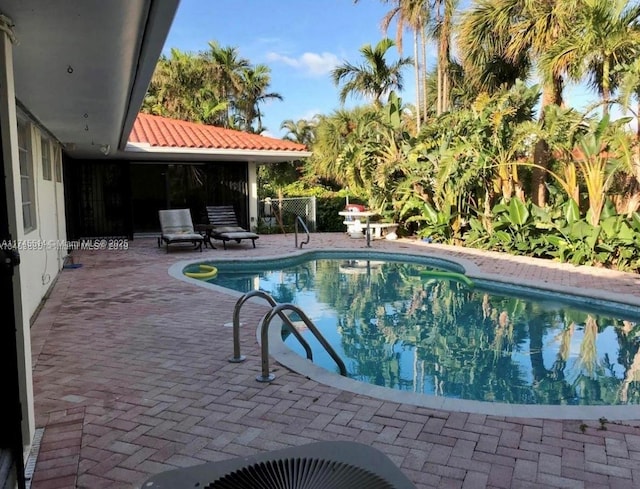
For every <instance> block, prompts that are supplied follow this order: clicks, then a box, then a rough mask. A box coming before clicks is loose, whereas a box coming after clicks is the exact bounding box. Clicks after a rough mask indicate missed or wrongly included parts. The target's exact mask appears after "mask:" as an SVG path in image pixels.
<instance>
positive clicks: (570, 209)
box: [564, 199, 580, 224]
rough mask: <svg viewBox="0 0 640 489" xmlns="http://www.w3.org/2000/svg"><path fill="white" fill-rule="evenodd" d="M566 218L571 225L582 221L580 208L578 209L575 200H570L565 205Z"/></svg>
mask: <svg viewBox="0 0 640 489" xmlns="http://www.w3.org/2000/svg"><path fill="white" fill-rule="evenodd" d="M564 218H565V219H566V220H567V222H568V223H569V224H573V223H574V222H576V221H578V220H580V208H579V207H578V204H577V203H576V201H575V200H573V199H569V200H568V201H567V203H566V204H565V208H564Z"/></svg>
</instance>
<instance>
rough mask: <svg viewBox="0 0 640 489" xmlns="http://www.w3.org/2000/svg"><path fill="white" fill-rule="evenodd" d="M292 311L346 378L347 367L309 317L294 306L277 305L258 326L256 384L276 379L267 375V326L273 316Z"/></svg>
mask: <svg viewBox="0 0 640 489" xmlns="http://www.w3.org/2000/svg"><path fill="white" fill-rule="evenodd" d="M286 310H289V311H293V312H295V313H296V314H297V315H298V316H300V319H302V322H303V323H304V324H305V325H306V326H307V328H309V331H311V332H312V333H313V335H314V336H315V337H316V339H317V340H318V341H319V342H320V344H321V345H322V346H323V347H324V349H325V350H326V351H327V353H328V354H329V355H330V356H331V358H333V360H334V361H335V362H336V364H337V365H338V369H339V370H340V375H343V376H345V377H346V376H347V367H346V366H345V364H344V362H343V361H342V358H340V356H339V355H338V354H337V353H336V351H335V350H334V349H333V347H332V346H331V345H330V344H329V343H328V342H327V340H326V339H325V338H324V336H322V334H321V333H320V331H318V328H316V326H315V324H313V322H312V321H311V319H309V317H308V316H307V315H306V314H305V313H304V312H303V311H302V310H301V309H300V308H299V307H298V306H296V305H294V304H279V305H277V306H274V307H273V308H272V309H271V311H269V312H268V313H267V314H266V315H265V316H264V317H263V318H262V322H261V324H260V351H261V357H262V374H261V375H258V376H257V377H256V380H257V381H258V382H271V381H272V380H273V379H275V378H276V376H275V375H273V374H272V373H269V325H270V324H271V320H272V319H273V318H274V317H275V316H280V315H281V314H282V313H283V311H286Z"/></svg>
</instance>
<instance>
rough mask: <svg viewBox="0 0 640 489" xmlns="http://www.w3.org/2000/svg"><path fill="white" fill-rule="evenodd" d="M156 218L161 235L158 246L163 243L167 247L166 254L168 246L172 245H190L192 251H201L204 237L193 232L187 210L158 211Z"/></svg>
mask: <svg viewBox="0 0 640 489" xmlns="http://www.w3.org/2000/svg"><path fill="white" fill-rule="evenodd" d="M158 217H159V218H160V229H161V233H162V234H161V235H160V237H159V238H158V246H161V245H162V243H163V242H164V243H165V244H166V245H167V253H169V245H170V244H174V243H192V244H193V246H194V249H198V250H200V251H202V244H203V243H204V237H203V236H202V235H201V234H198V233H196V232H195V231H194V230H193V222H192V221H191V211H189V209H170V210H162V211H158Z"/></svg>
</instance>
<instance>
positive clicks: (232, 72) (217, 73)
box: [205, 41, 251, 121]
mask: <svg viewBox="0 0 640 489" xmlns="http://www.w3.org/2000/svg"><path fill="white" fill-rule="evenodd" d="M205 59H207V60H208V61H210V62H211V70H212V77H213V78H214V79H215V80H216V83H217V84H218V86H219V90H220V95H221V98H223V99H226V100H229V101H234V100H235V99H236V97H237V96H238V94H239V93H241V92H242V88H243V73H244V71H245V70H246V69H248V68H250V67H251V65H250V63H249V60H248V59H245V58H242V57H240V54H239V52H238V49H237V48H235V47H232V46H225V47H222V46H220V44H218V43H217V42H216V41H210V42H209V51H208V52H207V53H205ZM226 119H227V121H230V120H231V107H229V108H228V109H227V117H226Z"/></svg>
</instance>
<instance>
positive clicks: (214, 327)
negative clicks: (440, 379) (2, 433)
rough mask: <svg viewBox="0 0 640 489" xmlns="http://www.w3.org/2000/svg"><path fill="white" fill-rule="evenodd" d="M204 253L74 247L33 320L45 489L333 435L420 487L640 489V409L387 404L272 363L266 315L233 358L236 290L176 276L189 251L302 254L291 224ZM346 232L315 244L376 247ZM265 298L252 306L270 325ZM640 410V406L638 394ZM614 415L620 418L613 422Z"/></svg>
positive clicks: (600, 275) (491, 260) (134, 481)
mask: <svg viewBox="0 0 640 489" xmlns="http://www.w3.org/2000/svg"><path fill="white" fill-rule="evenodd" d="M256 245H257V248H256V249H252V248H251V247H250V246H247V245H246V244H245V243H243V244H242V245H239V246H234V245H231V246H229V249H228V250H226V251H224V250H222V249H221V248H222V247H220V248H219V249H216V250H207V251H205V252H203V253H198V252H194V251H190V250H188V251H187V250H184V251H183V250H176V251H173V252H171V253H169V254H167V253H165V251H164V250H159V249H158V248H157V247H156V246H155V240H151V239H140V240H135V241H134V242H132V243H131V247H130V249H129V250H128V251H103V252H74V260H75V262H76V263H81V264H82V265H83V266H82V267H80V268H76V269H65V270H64V271H63V272H62V274H61V275H60V277H59V279H58V282H57V283H56V285H55V287H54V289H53V292H52V294H51V296H50V297H49V299H48V300H47V302H46V304H45V305H44V307H43V309H42V311H41V313H40V314H39V316H38V317H37V319H36V321H35V323H34V324H33V326H32V348H33V368H34V391H35V410H36V425H37V426H38V427H41V428H44V437H43V439H42V443H41V448H40V452H39V457H38V460H37V463H36V470H35V475H34V478H33V481H32V487H33V488H36V489H50V488H67V487H68V488H73V487H82V488H92V489H98V488H132V487H139V486H140V485H141V484H142V482H143V481H144V480H145V479H147V478H148V477H149V476H150V475H152V474H156V473H159V472H162V471H165V470H168V469H172V468H176V467H186V466H190V465H195V464H200V463H203V462H207V461H218V460H224V459H228V458H233V457H237V456H241V455H249V454H254V453H258V452H262V451H267V450H274V449H280V448H286V447H290V446H296V445H302V444H306V443H310V442H313V441H319V440H355V441H359V442H362V443H365V444H367V445H371V446H373V447H376V448H378V449H379V450H381V451H382V452H384V453H386V454H387V455H388V456H389V457H390V458H391V459H392V460H393V462H394V463H395V464H396V465H397V466H398V467H400V469H401V470H402V472H403V473H404V474H405V475H407V476H408V477H409V478H410V479H411V480H412V481H413V482H414V484H415V485H416V487H418V488H449V487H450V488H465V489H468V488H484V487H488V488H509V487H513V488H556V487H557V488H560V487H570V488H590V487H593V488H596V487H597V488H602V487H611V488H632V487H640V421H619V422H617V421H615V420H613V419H609V420H608V421H607V422H606V423H601V422H600V421H597V420H596V421H583V420H580V419H576V420H563V421H557V420H548V419H529V418H504V417H499V416H487V415H478V414H468V413H461V412H447V411H438V410H432V409H426V408H420V407H415V406H412V405H405V404H401V403H396V402H383V401H380V400H377V399H374V398H370V397H367V396H364V395H359V394H354V393H351V392H346V391H340V390H338V389H336V388H333V387H328V386H325V385H322V384H319V383H317V382H315V381H312V380H308V379H307V378H305V377H303V376H301V375H299V374H296V373H293V372H289V371H288V370H287V369H285V368H283V367H281V366H279V365H278V364H277V363H274V364H273V367H274V368H275V369H277V375H278V376H277V379H276V380H275V382H273V383H271V384H261V383H258V382H256V381H255V376H256V375H257V374H258V373H259V371H260V359H259V347H258V345H257V343H256V340H255V328H254V327H246V328H244V329H243V330H242V352H243V354H245V355H247V357H248V358H247V361H246V362H244V363H241V364H231V363H228V362H227V358H228V357H229V356H230V355H231V353H232V341H231V330H230V329H229V328H228V327H225V326H224V324H225V323H227V322H229V321H230V320H231V316H232V311H233V306H234V304H235V301H236V298H235V297H233V296H227V295H225V294H221V293H214V292H212V291H211V290H207V289H204V288H201V287H198V286H194V285H191V284H188V283H185V282H181V281H178V280H176V279H174V278H172V277H170V276H169V275H168V274H167V269H168V267H169V266H170V265H171V264H172V263H175V262H176V261H179V260H186V259H197V258H200V257H202V258H206V259H212V260H215V259H216V258H219V257H234V258H236V257H238V258H246V259H251V258H255V257H259V256H268V255H280V254H283V253H288V252H293V251H294V246H293V236H291V235H289V236H287V237H283V236H261V238H260V239H259V240H258V242H257V243H256ZM363 246H364V240H351V239H348V238H347V237H345V236H344V235H342V234H323V235H313V236H312V239H311V243H310V244H309V245H308V246H306V248H309V249H314V248H317V249H333V248H339V247H351V248H354V247H356V248H362V247H363ZM373 248H374V249H389V250H395V251H403V252H407V251H415V252H417V253H426V254H432V253H437V254H438V255H439V256H452V257H457V258H460V259H463V260H464V261H465V262H466V263H468V264H471V265H472V266H474V267H477V268H476V271H477V272H481V273H483V274H496V275H498V276H503V277H509V278H510V280H513V281H514V282H517V283H531V282H544V283H547V284H549V285H555V286H558V287H563V288H566V289H567V290H572V289H578V288H580V289H581V290H584V289H588V288H596V289H601V290H606V291H607V292H608V293H610V294H615V295H618V296H620V297H623V296H624V297H626V298H628V299H630V300H634V299H635V300H637V301H638V303H640V287H639V286H638V285H639V283H640V277H638V276H637V275H633V274H624V273H619V272H613V271H607V270H599V269H589V268H577V267H572V266H568V265H560V264H557V263H551V262H548V261H544V262H541V261H537V260H533V259H522V258H516V257H508V256H502V255H497V254H492V253H482V252H478V251H475V250H466V249H457V248H450V247H445V246H437V245H424V244H423V243H417V242H412V241H409V240H401V241H394V242H389V241H375V242H374V243H373ZM265 311H266V309H265V308H264V307H261V306H260V305H256V304H250V303H247V305H246V306H245V307H244V308H243V310H242V319H243V321H244V322H246V323H247V324H249V325H257V323H258V320H259V319H260V317H261V316H262V315H263V314H264V313H265ZM638 409H639V411H638V419H640V407H639V408H638ZM603 428H606V429H603Z"/></svg>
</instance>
